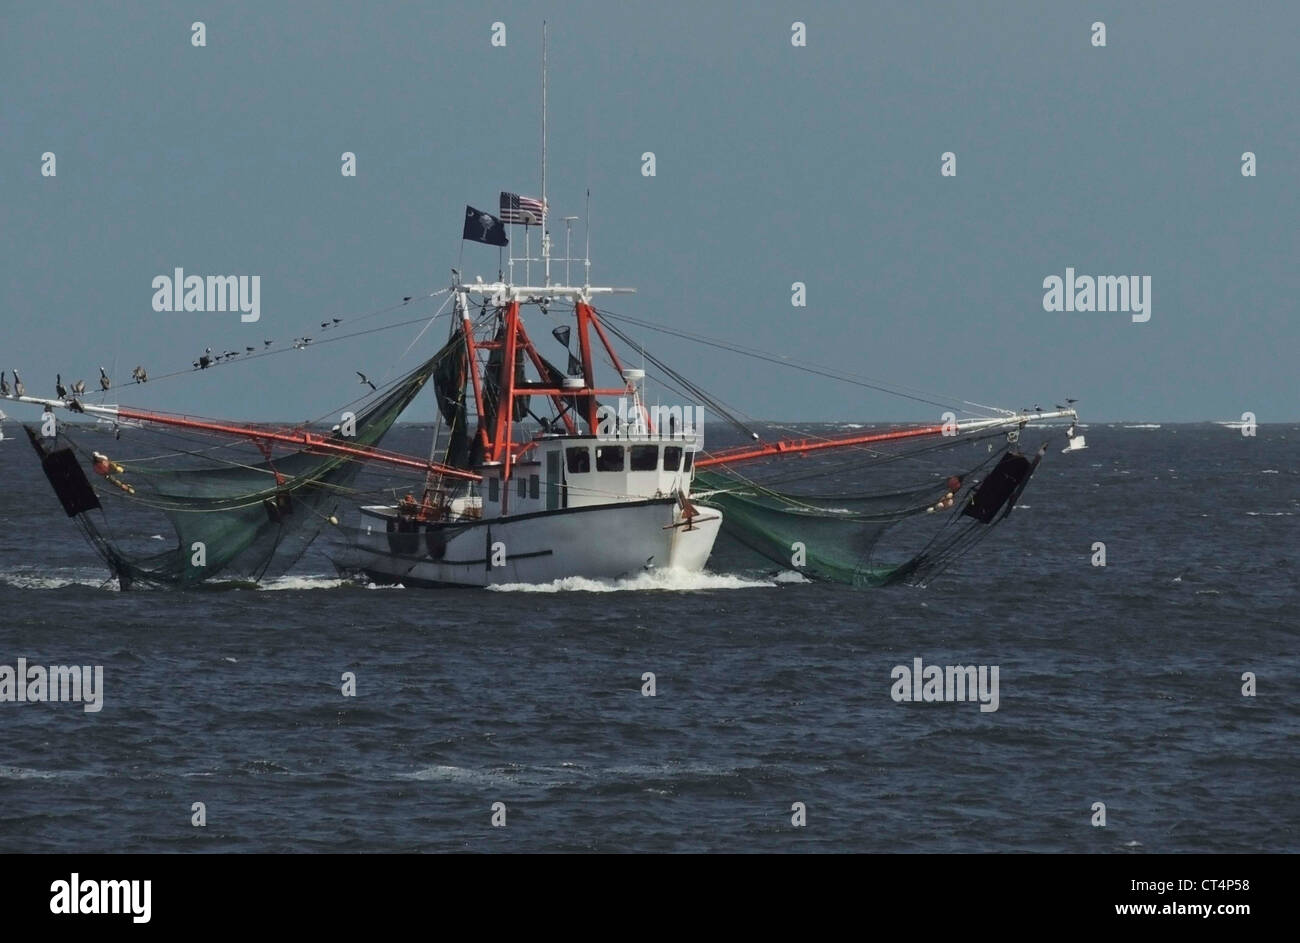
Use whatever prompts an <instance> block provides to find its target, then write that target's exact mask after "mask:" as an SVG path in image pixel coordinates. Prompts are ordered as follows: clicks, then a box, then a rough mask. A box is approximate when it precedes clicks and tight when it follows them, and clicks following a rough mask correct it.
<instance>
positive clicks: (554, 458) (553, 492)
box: [546, 449, 563, 511]
mask: <svg viewBox="0 0 1300 943" xmlns="http://www.w3.org/2000/svg"><path fill="white" fill-rule="evenodd" d="M562 454H563V453H562V452H561V451H560V450H559V449H552V450H551V451H549V452H547V453H546V510H548V511H554V510H555V509H557V508H558V507H559V506H560V476H561V475H562V474H563V472H562V471H561V470H560V456H561V455H562Z"/></svg>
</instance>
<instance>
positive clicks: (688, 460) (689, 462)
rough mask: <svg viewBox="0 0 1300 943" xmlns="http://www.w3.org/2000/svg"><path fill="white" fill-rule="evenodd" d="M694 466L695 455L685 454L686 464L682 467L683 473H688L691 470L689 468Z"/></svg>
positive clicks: (692, 453)
mask: <svg viewBox="0 0 1300 943" xmlns="http://www.w3.org/2000/svg"><path fill="white" fill-rule="evenodd" d="M694 464H695V453H694V452H687V453H686V464H685V465H684V466H683V469H684V470H685V471H690V470H691V466H692V465H694Z"/></svg>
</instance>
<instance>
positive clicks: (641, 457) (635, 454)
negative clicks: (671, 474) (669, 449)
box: [632, 445, 659, 471]
mask: <svg viewBox="0 0 1300 943" xmlns="http://www.w3.org/2000/svg"><path fill="white" fill-rule="evenodd" d="M658 468H659V446H657V445H634V446H632V471H657V470H658Z"/></svg>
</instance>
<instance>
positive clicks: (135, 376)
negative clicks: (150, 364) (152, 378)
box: [131, 364, 149, 383]
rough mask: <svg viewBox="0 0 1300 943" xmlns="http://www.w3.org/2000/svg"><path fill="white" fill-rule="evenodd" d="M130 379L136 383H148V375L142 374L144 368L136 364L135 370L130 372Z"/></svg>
mask: <svg viewBox="0 0 1300 943" xmlns="http://www.w3.org/2000/svg"><path fill="white" fill-rule="evenodd" d="M131 379H132V380H134V381H135V382H136V383H148V382H149V374H147V373H145V372H144V367H142V366H140V365H139V364H137V365H136V368H135V369H134V370H132V371H131Z"/></svg>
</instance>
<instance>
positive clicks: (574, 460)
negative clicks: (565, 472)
mask: <svg viewBox="0 0 1300 943" xmlns="http://www.w3.org/2000/svg"><path fill="white" fill-rule="evenodd" d="M564 457H565V459H566V460H567V461H568V463H569V473H570V474H572V475H580V474H582V473H583V472H589V471H591V452H590V450H588V448H587V447H586V446H585V445H574V446H570V447H569V448H567V449H565V450H564Z"/></svg>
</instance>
